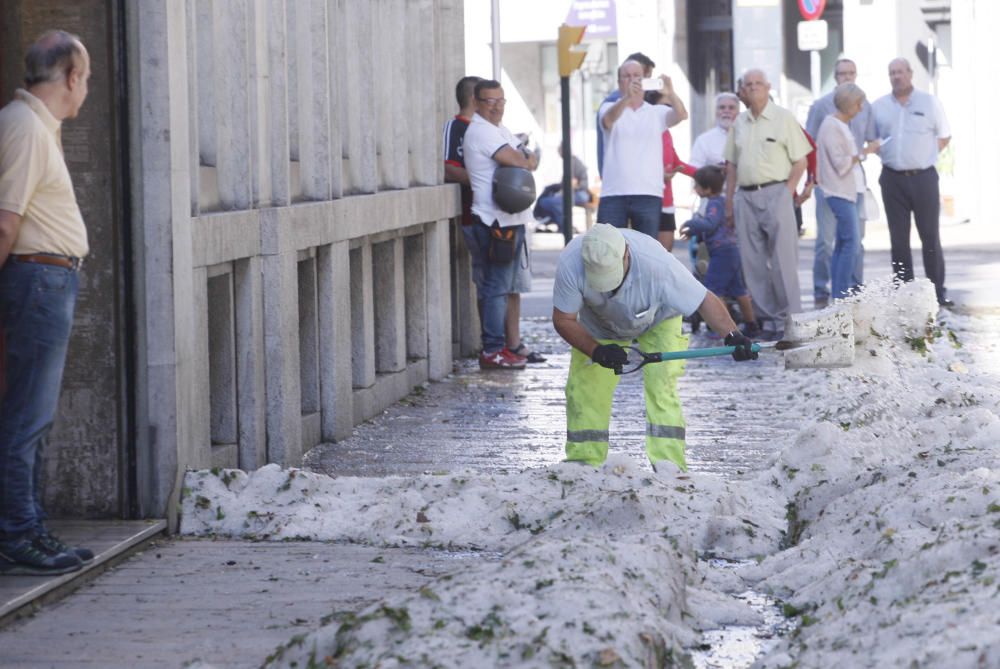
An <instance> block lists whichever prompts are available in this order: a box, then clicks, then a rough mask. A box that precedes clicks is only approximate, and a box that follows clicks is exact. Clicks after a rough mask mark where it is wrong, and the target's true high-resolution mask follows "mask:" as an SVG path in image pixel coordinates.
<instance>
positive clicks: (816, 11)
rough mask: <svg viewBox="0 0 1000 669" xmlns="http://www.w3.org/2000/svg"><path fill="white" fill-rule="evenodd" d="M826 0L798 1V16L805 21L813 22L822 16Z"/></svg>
mask: <svg viewBox="0 0 1000 669" xmlns="http://www.w3.org/2000/svg"><path fill="white" fill-rule="evenodd" d="M824 9H826V0H799V14H801V15H802V18H803V19H805V20H806V21H815V20H816V19H818V18H819V17H821V16H823V10H824Z"/></svg>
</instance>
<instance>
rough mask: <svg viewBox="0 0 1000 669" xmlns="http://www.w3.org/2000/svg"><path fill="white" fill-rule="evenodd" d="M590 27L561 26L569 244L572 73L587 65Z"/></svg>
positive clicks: (565, 208)
mask: <svg viewBox="0 0 1000 669" xmlns="http://www.w3.org/2000/svg"><path fill="white" fill-rule="evenodd" d="M586 30H587V27H586V26H568V25H566V24H565V23H564V24H563V25H561V26H559V93H560V97H561V98H562V100H561V106H562V150H563V178H562V201H563V221H562V223H563V239H564V240H565V241H566V243H567V244H569V242H570V240H571V239H573V150H572V148H571V147H570V133H569V75H571V74H573V70H576V69H578V68H579V67H580V65H582V64H583V59H584V58H586V57H587V50H586V49H581V48H580V47H579V46H578V45H579V44H580V40H582V39H583V33H584V32H585V31H586Z"/></svg>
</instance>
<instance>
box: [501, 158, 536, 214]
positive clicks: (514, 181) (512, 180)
mask: <svg viewBox="0 0 1000 669" xmlns="http://www.w3.org/2000/svg"><path fill="white" fill-rule="evenodd" d="M493 201H494V202H496V203H497V206H498V207H500V208H501V209H502V210H504V211H506V212H507V213H508V214H518V213H520V212H522V211H524V210H525V209H527V208H528V207H530V206H531V205H532V203H533V202H534V201H535V178H534V177H533V176H532V175H531V172H529V171H528V170H526V169H524V168H523V167H498V168H497V169H496V171H495V172H493Z"/></svg>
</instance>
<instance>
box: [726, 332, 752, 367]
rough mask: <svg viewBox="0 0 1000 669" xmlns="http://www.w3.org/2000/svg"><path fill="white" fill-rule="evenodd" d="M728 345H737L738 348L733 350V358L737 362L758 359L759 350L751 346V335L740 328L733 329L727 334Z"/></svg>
mask: <svg viewBox="0 0 1000 669" xmlns="http://www.w3.org/2000/svg"><path fill="white" fill-rule="evenodd" d="M726 346H735V347H736V350H735V351H733V360H735V361H736V362H744V361H746V360H756V359H757V352H756V351H754V350H753V349H752V348H751V347H752V346H753V342H752V341H750V337H748V336H746V335H745V334H743V333H742V332H740V331H739V330H733V331H732V332H730V333H729V334H727V335H726Z"/></svg>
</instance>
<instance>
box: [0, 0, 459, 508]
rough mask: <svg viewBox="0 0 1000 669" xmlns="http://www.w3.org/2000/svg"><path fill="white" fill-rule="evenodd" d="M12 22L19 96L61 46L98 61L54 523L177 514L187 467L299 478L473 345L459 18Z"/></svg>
mask: <svg viewBox="0 0 1000 669" xmlns="http://www.w3.org/2000/svg"><path fill="white" fill-rule="evenodd" d="M12 4H14V5H17V8H16V11H15V13H14V17H13V18H8V19H4V21H5V25H4V27H3V28H2V29H0V30H2V33H0V36H8V37H11V38H13V39H12V40H8V42H7V44H6V45H5V46H4V47H3V51H2V60H0V71H2V72H3V79H2V80H0V85H2V87H3V92H4V94H5V95H7V94H9V92H10V90H12V88H13V86H12V85H11V81H12V77H11V73H16V72H17V70H18V68H17V67H15V66H14V65H13V64H12V62H11V61H12V59H13V58H16V59H17V61H18V64H19V61H20V55H19V54H21V53H23V47H24V45H25V44H27V43H29V42H30V41H31V40H32V39H33V38H34V37H35V36H36V35H37V34H38V33H39V32H41V30H42V29H44V28H48V27H61V28H64V29H66V30H70V31H72V32H77V33H78V34H80V35H81V36H82V38H83V39H84V41H85V42H86V44H87V46H88V48H89V49H90V51H91V54H92V55H93V59H94V65H93V70H94V78H93V82H92V89H93V93H92V98H91V99H90V100H89V101H88V105H87V106H86V107H85V115H84V116H83V117H82V118H81V119H80V120H79V121H73V122H69V123H67V125H66V133H65V134H64V142H65V144H66V153H67V157H68V159H69V162H70V167H71V172H72V173H73V177H74V180H75V184H76V187H77V191H78V195H79V196H80V198H81V202H82V205H83V209H84V216H85V219H86V220H87V222H88V226H89V230H90V234H91V237H92V240H93V242H95V251H94V254H93V257H92V258H90V259H89V260H88V263H87V265H86V268H85V269H84V274H83V277H84V288H83V291H82V296H81V305H80V309H79V312H78V315H77V323H76V330H75V336H74V341H73V344H72V350H71V358H72V359H71V361H70V363H69V366H68V369H67V379H66V390H65V392H64V397H63V406H62V407H61V416H60V421H59V425H58V426H57V429H56V431H55V432H54V433H53V435H52V440H51V442H52V443H51V444H50V449H49V458H48V460H47V474H48V476H47V478H48V486H47V489H48V491H49V492H48V496H49V497H50V500H49V501H50V502H51V503H52V505H53V506H54V508H55V509H57V511H59V512H62V513H72V514H82V515H95V516H116V515H117V516H139V517H143V516H162V515H164V514H167V515H172V514H173V509H175V508H176V502H177V500H178V496H179V494H180V490H179V486H180V483H181V480H182V477H183V473H184V471H185V470H186V469H188V468H201V467H213V466H218V467H241V468H244V469H253V468H256V467H259V466H261V465H263V464H265V463H268V462H277V463H281V464H284V465H295V464H297V463H298V462H299V461H300V459H301V456H302V454H303V453H304V451H305V450H307V449H309V448H311V447H312V446H314V445H315V444H317V443H320V442H322V441H330V440H336V439H338V438H342V437H343V436H345V435H346V434H348V433H349V432H350V430H351V428H352V427H353V426H354V425H355V424H356V423H358V422H360V421H363V420H365V419H366V418H368V417H370V416H372V415H374V414H376V413H378V412H379V411H381V410H382V409H383V408H385V407H386V406H387V405H388V404H390V403H392V402H394V401H395V400H397V399H399V398H400V397H402V396H404V395H405V394H407V393H408V392H409V391H410V390H411V389H412V388H413V387H414V385H416V384H419V383H422V382H424V381H426V380H429V379H436V378H440V377H442V376H444V375H446V374H448V373H449V372H450V371H451V367H452V359H453V355H454V354H455V352H459V353H467V352H469V351H470V350H471V349H472V348H473V347H474V346H475V340H474V336H473V334H472V333H473V332H475V323H474V319H475V308H474V303H472V301H471V293H470V290H469V286H468V267H467V263H465V262H464V255H463V252H462V250H461V247H460V246H459V245H456V237H457V236H456V232H455V230H454V223H453V222H452V220H451V219H452V218H453V217H454V216H455V215H456V214H457V213H458V209H459V196H458V191H457V188H456V187H455V186H451V185H444V184H443V174H442V169H441V162H442V161H441V146H440V141H441V139H440V134H441V133H440V128H441V123H442V122H443V120H444V119H446V118H447V117H448V116H449V115H450V114H451V113H453V108H454V101H453V93H452V91H453V86H454V82H455V81H457V79H458V78H459V77H461V76H462V74H463V57H462V53H463V12H462V2H461V0H374V1H373V0H130V1H127V2H126V1H124V0H80V1H75V2H66V1H62V2H59V1H56V0H32V1H30V2H29V1H28V0H13V1H12Z"/></svg>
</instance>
